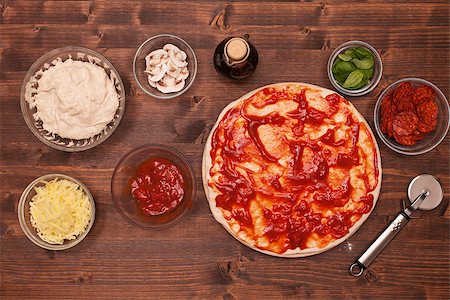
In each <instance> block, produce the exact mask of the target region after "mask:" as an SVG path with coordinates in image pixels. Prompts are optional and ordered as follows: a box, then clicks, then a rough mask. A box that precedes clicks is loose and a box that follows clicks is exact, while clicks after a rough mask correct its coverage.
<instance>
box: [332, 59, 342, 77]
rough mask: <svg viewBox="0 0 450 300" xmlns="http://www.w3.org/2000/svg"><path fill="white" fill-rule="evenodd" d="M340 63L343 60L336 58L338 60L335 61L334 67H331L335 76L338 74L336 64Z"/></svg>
mask: <svg viewBox="0 0 450 300" xmlns="http://www.w3.org/2000/svg"><path fill="white" fill-rule="evenodd" d="M340 61H342V59H340V58H336V60H335V61H334V63H333V66H332V67H331V71H332V72H333V74H334V73H337V70H336V64H337V63H338V62H340Z"/></svg>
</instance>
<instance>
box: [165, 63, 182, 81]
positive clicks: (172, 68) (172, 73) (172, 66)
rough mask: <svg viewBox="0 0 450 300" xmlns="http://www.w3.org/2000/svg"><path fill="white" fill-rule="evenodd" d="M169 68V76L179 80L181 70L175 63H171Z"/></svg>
mask: <svg viewBox="0 0 450 300" xmlns="http://www.w3.org/2000/svg"><path fill="white" fill-rule="evenodd" d="M168 66H169V68H168V70H167V75H169V76H172V77H173V78H177V77H178V75H180V73H181V68H178V67H177V66H176V65H175V64H174V63H172V62H171V61H170V62H169V64H168Z"/></svg>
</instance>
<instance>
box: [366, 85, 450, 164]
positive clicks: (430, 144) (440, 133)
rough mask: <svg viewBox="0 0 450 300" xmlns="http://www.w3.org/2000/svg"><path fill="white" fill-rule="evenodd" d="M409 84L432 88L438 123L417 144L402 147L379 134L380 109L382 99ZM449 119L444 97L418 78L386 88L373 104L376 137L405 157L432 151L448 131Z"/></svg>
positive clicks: (446, 102) (436, 89)
mask: <svg viewBox="0 0 450 300" xmlns="http://www.w3.org/2000/svg"><path fill="white" fill-rule="evenodd" d="M405 81H408V82H411V85H412V86H413V87H417V86H418V85H428V86H430V87H432V88H433V90H434V91H435V93H436V97H435V101H436V103H437V105H438V109H439V112H438V121H437V127H436V129H435V130H433V131H432V132H430V133H427V134H426V135H425V137H424V138H423V139H422V140H419V141H417V143H416V144H415V145H413V146H404V145H401V144H399V143H397V141H396V140H395V139H393V138H390V137H389V136H387V135H386V134H384V133H382V132H381V129H380V117H381V115H380V107H381V102H382V101H383V99H384V98H385V97H386V96H387V95H388V94H389V93H390V92H392V91H393V90H395V89H396V88H397V86H398V85H399V84H400V83H402V82H405ZM449 119H450V108H449V104H448V101H447V99H446V97H445V95H444V94H443V93H442V92H441V90H440V89H439V88H438V87H436V86H435V85H434V84H432V83H431V82H429V81H427V80H424V79H420V78H404V79H401V80H398V81H396V82H394V83H392V84H391V85H390V86H388V87H387V88H386V89H385V90H384V91H383V93H381V95H380V97H378V100H377V103H376V104H375V109H374V123H375V130H376V131H377V134H378V136H379V137H380V139H381V140H382V141H383V143H384V144H385V145H386V146H388V147H389V148H390V149H392V150H394V151H395V152H397V153H401V154H405V155H418V154H423V153H426V152H428V151H430V150H432V149H434V148H435V147H436V146H437V145H439V143H440V142H442V140H443V139H444V138H445V136H446V135H447V131H448V129H449Z"/></svg>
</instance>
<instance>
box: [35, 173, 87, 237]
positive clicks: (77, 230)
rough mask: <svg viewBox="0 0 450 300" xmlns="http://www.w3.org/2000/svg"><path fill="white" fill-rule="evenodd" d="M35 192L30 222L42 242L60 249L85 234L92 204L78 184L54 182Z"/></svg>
mask: <svg viewBox="0 0 450 300" xmlns="http://www.w3.org/2000/svg"><path fill="white" fill-rule="evenodd" d="M35 191H36V195H35V196H34V197H33V198H32V199H31V201H30V221H31V224H32V225H33V227H34V228H35V229H36V231H37V233H38V235H39V237H40V238H41V239H42V240H44V241H46V242H48V243H50V244H60V245H61V244H63V242H64V240H73V239H75V238H76V237H77V236H78V235H80V234H82V233H83V232H84V231H85V230H86V227H87V226H88V224H89V221H90V220H91V216H92V213H91V202H90V201H89V197H88V196H87V195H86V193H85V192H84V191H83V190H82V188H81V187H80V186H79V185H78V184H76V183H74V182H72V181H69V180H66V179H61V180H59V179H58V178H55V179H53V180H52V181H49V182H47V183H46V184H45V185H44V186H41V187H36V188H35Z"/></svg>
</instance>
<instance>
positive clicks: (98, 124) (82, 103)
mask: <svg viewBox="0 0 450 300" xmlns="http://www.w3.org/2000/svg"><path fill="white" fill-rule="evenodd" d="M25 99H26V101H27V102H28V103H29V106H30V108H34V107H35V108H36V113H35V114H34V118H35V120H41V121H42V126H43V128H44V129H45V130H47V131H48V132H50V133H54V134H58V135H59V136H60V137H62V138H68V139H75V140H80V139H87V138H91V137H93V136H95V135H97V134H99V133H100V132H102V130H103V129H104V128H105V127H106V125H108V124H109V123H110V122H111V121H112V120H113V118H114V115H115V114H116V111H117V108H118V107H119V95H118V94H117V91H116V88H115V86H114V82H113V81H112V80H111V78H110V77H109V76H108V74H107V73H106V71H105V69H103V68H102V67H100V66H98V65H96V64H95V63H93V62H84V61H78V60H73V59H72V58H70V57H69V58H68V59H67V60H65V61H63V60H62V59H61V58H58V59H56V60H54V61H53V62H52V64H51V65H48V69H47V70H44V71H39V72H37V73H36V74H35V76H33V77H32V78H31V79H30V81H29V82H28V83H27V85H26V91H25Z"/></svg>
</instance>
